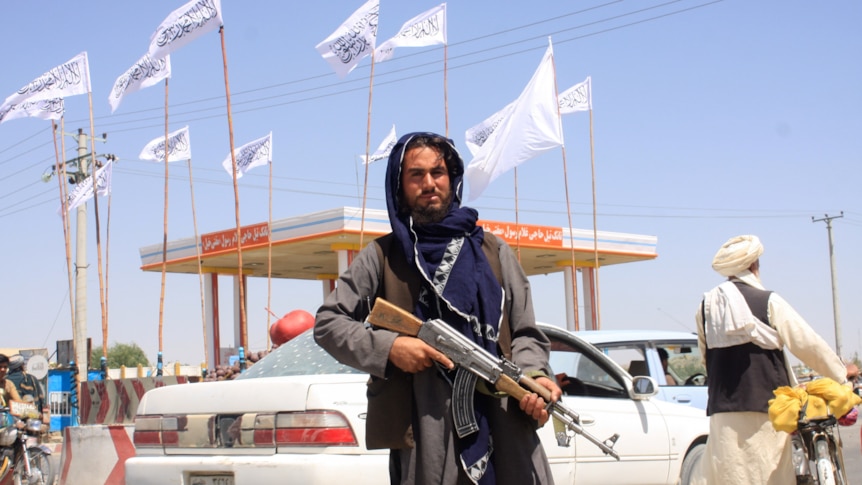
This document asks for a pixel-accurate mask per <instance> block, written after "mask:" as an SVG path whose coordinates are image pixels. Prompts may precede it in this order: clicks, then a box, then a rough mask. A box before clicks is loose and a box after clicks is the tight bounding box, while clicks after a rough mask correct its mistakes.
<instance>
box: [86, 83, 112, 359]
mask: <svg viewBox="0 0 862 485" xmlns="http://www.w3.org/2000/svg"><path fill="white" fill-rule="evenodd" d="M87 104H88V106H89V111H90V160H92V162H93V166H92V167H91V170H90V172H91V173H90V177H92V178H93V209H94V210H95V211H96V258H97V261H98V273H99V304H100V306H101V310H102V356H104V357H105V358H107V357H108V312H107V306H106V302H105V284H104V282H105V280H104V276H103V275H102V238H101V230H100V229H99V193H98V192H99V191H98V190H97V189H98V179H97V178H96V138H95V137H94V136H93V131H95V129H96V127H95V125H94V123H93V93H92V92H90V91H87ZM87 370H89V369H87Z"/></svg>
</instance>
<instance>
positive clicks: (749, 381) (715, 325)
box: [692, 235, 847, 485]
mask: <svg viewBox="0 0 862 485" xmlns="http://www.w3.org/2000/svg"><path fill="white" fill-rule="evenodd" d="M761 254H763V245H762V244H761V243H760V239H758V238H757V236H750V235H748V236H737V237H734V238H731V239H730V240H728V241H727V242H726V243H724V245H722V246H721V248H720V249H719V250H718V252H717V253H716V254H715V257H714V258H713V261H712V268H713V269H714V270H715V271H717V272H718V273H719V274H720V275H722V276H724V277H726V278H727V281H725V282H724V283H722V284H720V285H718V286H717V287H715V288H713V289H712V290H710V291H708V292H706V293H705V294H704V295H703V301H702V302H701V303H700V305H699V306H698V309H697V314H696V315H695V320H696V321H697V335H698V343H699V346H700V351H701V355H703V356H704V358H705V360H706V368H707V374H708V378H707V384H708V386H709V401H708V403H707V408H706V414H707V415H708V416H709V417H710V429H709V441H708V442H707V444H706V452H705V453H704V454H703V459H702V461H701V467H700V469H699V470H697V471H696V472H695V475H699V476H695V477H694V480H693V481H692V483H703V484H745V485H749V484H755V483H756V484H769V485H771V484H776V485H778V484H782V485H783V484H788V483H796V476H795V472H794V470H793V464H792V462H791V456H790V435H788V434H787V433H785V432H781V431H775V429H774V428H773V427H772V423H771V422H770V421H769V415H768V413H767V411H768V406H769V404H768V402H769V400H770V399H772V398H773V397H774V395H773V393H772V391H773V390H775V389H777V388H778V387H781V386H788V385H789V386H794V385H796V384H797V382H796V376H795V375H794V373H793V369H792V368H791V366H790V363H789V362H788V360H787V355H786V353H785V351H784V349H785V347H786V348H787V350H789V351H790V352H791V353H792V354H793V355H795V356H796V357H797V358H799V360H801V361H802V362H803V363H805V365H807V366H808V367H810V368H811V369H813V370H814V371H815V372H817V373H818V374H820V375H822V376H824V377H830V378H832V379H834V380H835V381H836V382H846V380H847V379H846V374H847V370H846V369H845V367H844V364H843V363H842V362H841V359H840V358H839V357H838V356H837V355H835V352H833V351H832V348H831V347H829V345H828V344H827V343H826V342H825V341H824V340H823V338H821V337H820V336H819V335H817V333H815V332H814V330H812V329H811V327H810V326H809V325H808V324H807V323H806V322H805V320H804V319H803V318H802V317H801V316H799V314H798V313H796V311H795V310H794V309H793V307H791V306H790V304H788V303H787V302H786V301H784V299H783V298H781V297H780V296H778V294H776V293H773V292H771V291H766V290H765V289H764V288H763V285H762V284H761V282H760V256H761Z"/></svg>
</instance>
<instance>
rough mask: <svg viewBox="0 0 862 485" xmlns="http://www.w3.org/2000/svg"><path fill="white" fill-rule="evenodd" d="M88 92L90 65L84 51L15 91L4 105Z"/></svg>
mask: <svg viewBox="0 0 862 485" xmlns="http://www.w3.org/2000/svg"><path fill="white" fill-rule="evenodd" d="M89 92H90V64H89V63H88V62H87V52H86V51H84V52H82V53H80V54H78V55H77V56H75V57H73V58H71V59H69V61H68V62H66V63H64V64H60V65H59V66H57V67H55V68H54V69H51V70H50V71H48V72H46V73H45V74H42V75H41V76H39V77H37V78H36V79H34V80H33V81H31V82H30V83H29V84H27V85H26V86H24V87H23V88H21V89H19V90H18V91H16V92H15V94H13V95H11V96H9V97H8V98H6V103H8V104H18V105H20V104H24V103H25V102H27V101H29V102H36V101H42V100H44V99H55V98H65V97H66V96H75V95H77V94H87V93H89ZM6 103H4V104H6Z"/></svg>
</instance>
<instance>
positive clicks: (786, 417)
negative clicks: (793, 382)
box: [769, 386, 808, 433]
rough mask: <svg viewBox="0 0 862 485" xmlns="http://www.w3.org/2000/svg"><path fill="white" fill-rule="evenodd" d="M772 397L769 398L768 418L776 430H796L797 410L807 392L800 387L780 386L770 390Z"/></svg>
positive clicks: (788, 431) (800, 406) (804, 399)
mask: <svg viewBox="0 0 862 485" xmlns="http://www.w3.org/2000/svg"><path fill="white" fill-rule="evenodd" d="M772 393H773V394H775V398H774V399H770V400H769V420H770V421H771V422H772V427H773V428H775V430H776V431H785V432H787V433H792V432H794V431H796V423H797V421H798V420H799V410H800V409H801V408H802V403H803V402H805V401H806V400H807V399H808V393H807V392H805V389H802V388H792V387H790V386H781V387H779V388H778V389H776V390H774V391H772Z"/></svg>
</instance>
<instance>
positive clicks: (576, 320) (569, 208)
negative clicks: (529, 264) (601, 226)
mask: <svg viewBox="0 0 862 485" xmlns="http://www.w3.org/2000/svg"><path fill="white" fill-rule="evenodd" d="M548 42H550V38H549V39H548ZM551 67H552V69H553V72H554V99H558V98H559V96H560V95H559V89H558V88H557V62H556V60H555V59H554V58H553V57H551ZM556 105H557V122H558V123H559V124H560V133H561V134H562V133H563V115H562V114H561V113H560V103H559V102H558V103H556ZM560 150H561V151H562V154H563V185H564V186H565V190H566V214H567V215H568V218H569V247H570V249H571V253H572V313H573V316H574V323H575V331H578V330H580V323H579V318H578V272H577V267H576V264H575V231H574V226H572V205H571V203H570V202H569V173H568V170H567V169H566V166H567V165H568V164H567V163H566V144H565V143H563V144H562V145H561V146H560Z"/></svg>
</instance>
